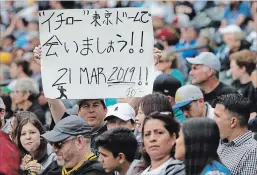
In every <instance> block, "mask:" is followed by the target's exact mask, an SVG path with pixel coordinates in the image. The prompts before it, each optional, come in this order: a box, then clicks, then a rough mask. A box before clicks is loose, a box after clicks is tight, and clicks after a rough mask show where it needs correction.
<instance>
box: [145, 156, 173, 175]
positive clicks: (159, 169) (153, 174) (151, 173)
mask: <svg viewBox="0 0 257 175" xmlns="http://www.w3.org/2000/svg"><path fill="white" fill-rule="evenodd" d="M171 159H173V158H171ZM169 161H170V159H169V160H167V161H166V162H164V163H163V164H162V165H160V166H159V167H157V168H155V169H153V170H150V168H151V166H149V167H147V168H146V169H145V170H144V171H143V172H142V174H141V175H157V174H165V170H166V167H167V166H168V164H169ZM149 170H150V171H149Z"/></svg>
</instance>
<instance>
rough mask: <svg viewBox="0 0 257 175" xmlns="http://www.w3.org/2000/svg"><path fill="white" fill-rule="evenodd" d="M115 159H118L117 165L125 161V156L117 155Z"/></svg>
mask: <svg viewBox="0 0 257 175" xmlns="http://www.w3.org/2000/svg"><path fill="white" fill-rule="evenodd" d="M117 158H118V161H119V164H122V163H124V162H125V160H126V156H125V155H124V154H123V153H119V154H118V156H117Z"/></svg>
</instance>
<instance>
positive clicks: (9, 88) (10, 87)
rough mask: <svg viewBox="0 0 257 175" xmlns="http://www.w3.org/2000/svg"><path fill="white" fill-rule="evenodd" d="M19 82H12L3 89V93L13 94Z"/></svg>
mask: <svg viewBox="0 0 257 175" xmlns="http://www.w3.org/2000/svg"><path fill="white" fill-rule="evenodd" d="M16 84H17V80H13V81H11V82H10V83H9V84H8V85H7V86H4V87H1V91H2V92H4V93H11V92H13V91H14V90H15V86H16Z"/></svg>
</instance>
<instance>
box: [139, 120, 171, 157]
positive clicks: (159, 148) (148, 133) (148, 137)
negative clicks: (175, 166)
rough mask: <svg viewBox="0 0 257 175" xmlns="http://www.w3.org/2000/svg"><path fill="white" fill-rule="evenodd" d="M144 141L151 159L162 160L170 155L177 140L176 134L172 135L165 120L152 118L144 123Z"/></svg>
mask: <svg viewBox="0 0 257 175" xmlns="http://www.w3.org/2000/svg"><path fill="white" fill-rule="evenodd" d="M143 141H144V147H145V150H146V152H147V154H148V155H149V156H150V158H151V160H160V159H162V158H164V157H169V156H170V152H171V149H172V148H173V146H174V144H175V142H176V135H175V134H173V135H170V133H169V131H168V130H167V129H166V128H165V127H164V122H163V121H161V120H158V119H150V120H148V121H147V122H146V123H145V125H144V134H143Z"/></svg>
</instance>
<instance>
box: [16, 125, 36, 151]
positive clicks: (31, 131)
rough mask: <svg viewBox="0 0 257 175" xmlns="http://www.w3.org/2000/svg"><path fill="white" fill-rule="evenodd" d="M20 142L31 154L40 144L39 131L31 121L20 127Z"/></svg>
mask: <svg viewBox="0 0 257 175" xmlns="http://www.w3.org/2000/svg"><path fill="white" fill-rule="evenodd" d="M20 142H21V145H22V147H23V148H24V149H25V150H27V151H28V152H29V153H30V154H32V155H33V153H35V151H36V150H37V149H38V147H39V145H40V132H39V130H38V129H37V128H36V127H35V126H34V125H33V124H31V123H27V124H25V125H24V126H23V127H22V130H21V136H20Z"/></svg>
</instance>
